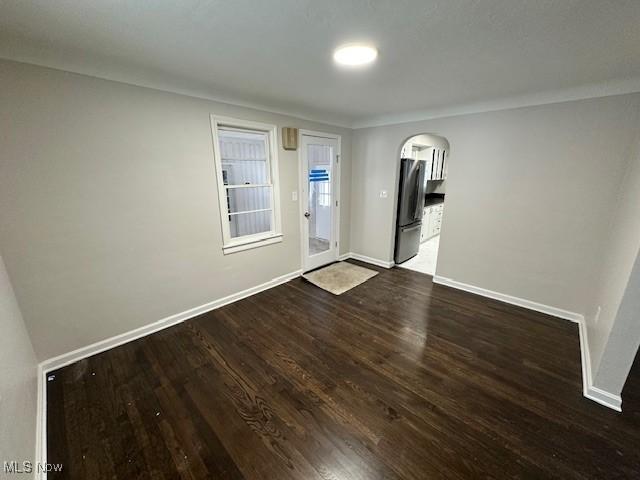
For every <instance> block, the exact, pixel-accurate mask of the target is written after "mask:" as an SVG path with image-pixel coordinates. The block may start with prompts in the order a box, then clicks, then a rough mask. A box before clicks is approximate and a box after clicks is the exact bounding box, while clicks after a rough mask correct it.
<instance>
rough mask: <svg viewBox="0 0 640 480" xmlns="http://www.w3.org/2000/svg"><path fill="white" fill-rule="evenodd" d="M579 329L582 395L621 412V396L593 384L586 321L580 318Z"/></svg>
mask: <svg viewBox="0 0 640 480" xmlns="http://www.w3.org/2000/svg"><path fill="white" fill-rule="evenodd" d="M578 328H579V331H580V354H581V360H582V389H583V393H584V396H585V397H587V398H588V399H590V400H593V401H594V402H598V403H599V404H600V405H604V406H605V407H609V408H611V409H613V410H615V411H617V412H622V397H621V396H620V395H615V394H613V393H611V392H607V391H606V390H603V389H601V388H598V387H596V386H595V385H594V384H593V374H592V372H591V355H590V354H589V337H588V335H587V323H586V321H585V319H584V317H583V318H582V321H581V322H579V323H578Z"/></svg>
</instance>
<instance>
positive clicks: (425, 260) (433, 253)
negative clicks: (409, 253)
mask: <svg viewBox="0 0 640 480" xmlns="http://www.w3.org/2000/svg"><path fill="white" fill-rule="evenodd" d="M439 246H440V235H436V236H435V237H432V238H430V239H429V240H427V241H426V242H424V243H421V244H420V250H419V251H418V254H417V255H416V256H415V257H413V258H410V259H409V260H407V261H406V262H404V263H401V264H400V265H398V267H402V268H408V269H409V270H415V271H416V272H422V273H426V274H427V275H434V274H435V273H436V263H437V262H438V247H439Z"/></svg>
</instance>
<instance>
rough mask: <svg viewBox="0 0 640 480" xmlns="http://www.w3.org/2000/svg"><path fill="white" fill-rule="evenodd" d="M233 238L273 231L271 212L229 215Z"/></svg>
mask: <svg viewBox="0 0 640 480" xmlns="http://www.w3.org/2000/svg"><path fill="white" fill-rule="evenodd" d="M229 230H230V233H231V238H236V237H242V236H244V235H255V234H256V233H263V232H269V231H271V210H263V211H260V212H249V213H235V214H230V215H229Z"/></svg>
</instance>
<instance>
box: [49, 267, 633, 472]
mask: <svg viewBox="0 0 640 480" xmlns="http://www.w3.org/2000/svg"><path fill="white" fill-rule="evenodd" d="M354 263H358V262H354ZM363 265H364V266H367V267H369V268H373V269H376V270H379V271H380V274H379V275H378V276H376V277H374V278H373V279H371V280H369V281H368V282H366V283H364V284H362V285H360V286H358V287H356V288H355V289H353V290H351V291H349V292H347V293H345V294H343V295H341V296H339V297H336V296H334V295H332V294H330V293H327V292H325V291H323V290H320V289H319V288H317V287H315V286H313V285H311V284H309V283H307V282H306V281H304V280H302V279H300V278H298V279H295V280H293V281H291V282H289V283H287V284H284V285H281V286H279V287H276V288H273V289H271V290H268V291H265V292H262V293H260V294H257V295H254V296H252V297H250V298H247V299H245V300H241V301H239V302H236V303H234V304H231V305H228V306H226V307H223V308H220V309H218V310H215V311H212V312H210V313H207V314H205V315H202V316H200V317H197V318H195V319H193V320H189V321H187V322H185V323H183V324H180V325H177V326H175V327H172V328H169V329H167V330H164V331H162V332H158V333H156V334H154V335H151V336H149V337H146V338H143V339H140V340H137V341H135V342H132V343H129V344H126V345H123V346H121V347H118V348H116V349H113V350H110V351H108V352H105V353H102V354H99V355H96V356H94V357H91V358H89V359H86V360H83V361H81V362H78V363H76V364H74V365H71V366H68V367H65V368H63V369H61V370H58V371H57V372H54V375H55V378H54V379H53V380H51V381H49V382H48V383H47V387H48V389H47V395H48V403H47V429H48V430H47V435H48V461H49V462H50V463H56V462H61V463H63V464H64V470H63V473H62V474H60V475H57V476H56V475H50V478H73V479H91V480H95V479H103V478H119V479H127V480H128V479H137V478H140V479H147V478H154V479H178V478H182V479H203V478H221V479H238V478H246V479H278V480H283V479H289V478H292V479H336V480H343V479H396V478H407V479H408V478H420V479H436V478H447V479H462V478H480V477H483V478H536V479H538V478H558V479H573V478H638V476H639V475H640V447H639V446H640V366H638V365H636V366H635V367H634V369H633V371H632V376H631V378H630V380H629V381H628V385H627V387H626V390H625V395H624V404H623V408H624V413H623V414H618V413H615V412H613V411H612V410H609V409H607V408H605V407H602V406H599V405H597V404H596V403H593V402H592V401H590V400H587V399H585V398H583V397H582V392H581V388H582V387H581V385H582V383H581V369H580V351H579V341H578V329H577V326H576V325H575V324H572V323H570V322H567V321H564V320H559V319H556V318H553V317H549V316H546V315H543V314H538V313H535V312H530V311H527V310H524V309H521V308H517V307H513V306H509V305H506V304H503V303H500V302H497V301H493V300H489V299H485V298H482V297H478V296H474V295H471V294H468V293H464V292H461V291H457V290H454V289H450V288H447V287H443V286H439V285H434V284H432V282H431V277H429V276H426V275H423V274H420V273H417V272H413V271H410V270H404V269H399V268H393V269H391V270H384V269H378V268H377V267H372V266H370V265H366V264H363Z"/></svg>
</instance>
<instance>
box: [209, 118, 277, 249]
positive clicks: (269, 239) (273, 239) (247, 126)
mask: <svg viewBox="0 0 640 480" xmlns="http://www.w3.org/2000/svg"><path fill="white" fill-rule="evenodd" d="M219 128H230V129H240V130H248V131H253V132H256V131H257V132H261V133H265V134H266V135H267V143H268V145H267V146H268V157H267V169H268V172H267V173H268V175H269V180H270V183H269V184H261V185H251V187H260V186H263V187H271V230H270V231H268V232H261V233H256V234H254V235H244V236H242V237H236V238H232V237H231V229H230V225H229V212H228V205H227V187H228V186H227V185H225V184H224V180H223V178H222V154H221V152H220V139H219V137H218V129H219ZM211 131H212V135H213V157H214V163H215V166H216V178H217V181H218V206H219V209H220V224H221V226H222V251H223V252H224V254H225V255H226V254H229V253H235V252H241V251H243V250H249V249H251V248H257V247H262V246H265V245H271V244H273V243H278V242H281V241H282V227H281V224H280V186H279V183H280V181H279V180H280V176H279V174H278V127H277V126H275V125H270V124H267V123H260V122H252V121H249V120H242V119H239V118H231V117H221V116H218V115H211Z"/></svg>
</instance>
